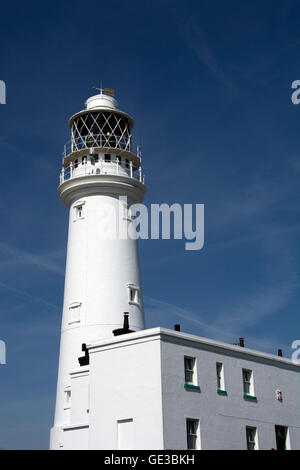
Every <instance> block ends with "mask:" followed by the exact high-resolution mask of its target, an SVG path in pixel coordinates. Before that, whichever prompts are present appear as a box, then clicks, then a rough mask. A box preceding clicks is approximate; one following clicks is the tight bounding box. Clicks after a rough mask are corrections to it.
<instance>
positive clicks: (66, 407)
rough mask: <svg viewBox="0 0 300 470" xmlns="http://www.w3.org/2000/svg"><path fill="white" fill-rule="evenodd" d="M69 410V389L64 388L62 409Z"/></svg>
mask: <svg viewBox="0 0 300 470" xmlns="http://www.w3.org/2000/svg"><path fill="white" fill-rule="evenodd" d="M69 408H71V387H66V388H65V405H64V409H65V410H68V409H69Z"/></svg>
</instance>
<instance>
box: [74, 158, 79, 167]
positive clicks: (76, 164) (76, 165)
mask: <svg viewBox="0 0 300 470" xmlns="http://www.w3.org/2000/svg"><path fill="white" fill-rule="evenodd" d="M74 167H75V168H78V159H76V160H75V162H74Z"/></svg>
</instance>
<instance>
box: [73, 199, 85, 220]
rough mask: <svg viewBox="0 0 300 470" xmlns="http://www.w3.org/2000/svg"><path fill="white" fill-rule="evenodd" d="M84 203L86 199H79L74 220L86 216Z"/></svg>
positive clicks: (75, 207) (75, 206)
mask: <svg viewBox="0 0 300 470" xmlns="http://www.w3.org/2000/svg"><path fill="white" fill-rule="evenodd" d="M84 204H85V202H84V201H82V202H81V201H79V202H77V203H76V204H75V205H74V221H75V220H79V219H83V218H84V217H83V215H84V210H83V207H84Z"/></svg>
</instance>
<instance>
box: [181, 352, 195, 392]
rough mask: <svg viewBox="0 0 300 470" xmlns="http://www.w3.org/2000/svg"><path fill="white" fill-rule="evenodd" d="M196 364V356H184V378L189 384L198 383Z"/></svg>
mask: <svg viewBox="0 0 300 470" xmlns="http://www.w3.org/2000/svg"><path fill="white" fill-rule="evenodd" d="M195 365H196V359H195V358H194V357H187V356H185V357H184V380H185V383H187V384H193V385H196V374H195Z"/></svg>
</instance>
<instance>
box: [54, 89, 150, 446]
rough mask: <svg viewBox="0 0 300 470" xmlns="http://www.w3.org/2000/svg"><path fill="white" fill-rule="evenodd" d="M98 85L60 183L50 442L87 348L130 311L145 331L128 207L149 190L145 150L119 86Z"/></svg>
mask: <svg viewBox="0 0 300 470" xmlns="http://www.w3.org/2000/svg"><path fill="white" fill-rule="evenodd" d="M97 90H98V91H99V93H97V94H96V95H94V96H92V97H90V98H89V99H88V100H87V101H86V103H85V109H84V110H82V111H80V112H78V113H76V114H75V115H73V116H72V117H71V118H70V120H69V126H70V129H71V139H70V141H69V142H68V143H67V144H66V145H65V146H64V152H63V167H62V170H61V173H60V184H59V187H58V194H59V196H60V199H61V201H62V202H63V203H64V204H65V205H66V206H67V207H68V209H69V231H68V247H67V259H66V274H65V288H64V301H63V312H62V325H61V341H60V355H59V371H58V381H57V396H56V410H55V420H54V427H53V428H52V431H51V441H52V444H51V447H57V446H59V442H60V440H61V439H60V433H61V430H62V426H63V425H64V424H65V423H67V422H68V420H69V418H70V416H69V415H70V403H71V400H72V390H71V384H70V374H71V373H72V371H73V370H76V369H78V367H80V366H81V365H86V364H87V363H88V356H87V354H86V353H85V352H82V350H83V351H85V346H84V345H85V344H88V343H91V342H93V341H96V340H97V341H98V340H101V339H105V338H109V337H112V336H113V331H115V330H117V331H120V329H122V327H123V326H124V324H123V319H124V312H127V314H126V318H125V319H126V321H127V323H128V320H129V324H130V330H131V331H140V330H143V329H144V328H145V324H144V310H143V296H142V287H141V278H140V266H139V254H138V240H137V239H133V238H132V237H128V236H126V234H127V229H128V226H129V225H130V223H131V219H130V217H129V216H128V209H129V207H130V205H131V204H136V203H140V202H142V201H143V198H144V195H145V192H146V188H145V185H144V176H143V173H142V170H141V152H140V149H139V148H138V147H135V146H134V143H133V139H132V129H133V127H134V121H133V119H132V117H131V116H129V115H128V114H127V113H125V112H123V111H121V110H120V109H119V108H118V103H117V101H116V99H115V98H114V92H113V90H111V89H102V88H100V89H97ZM120 234H122V236H120ZM124 234H125V236H124ZM128 314H129V315H128ZM84 354H85V355H84ZM82 356H84V357H83V358H82ZM80 357H81V360H80Z"/></svg>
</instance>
